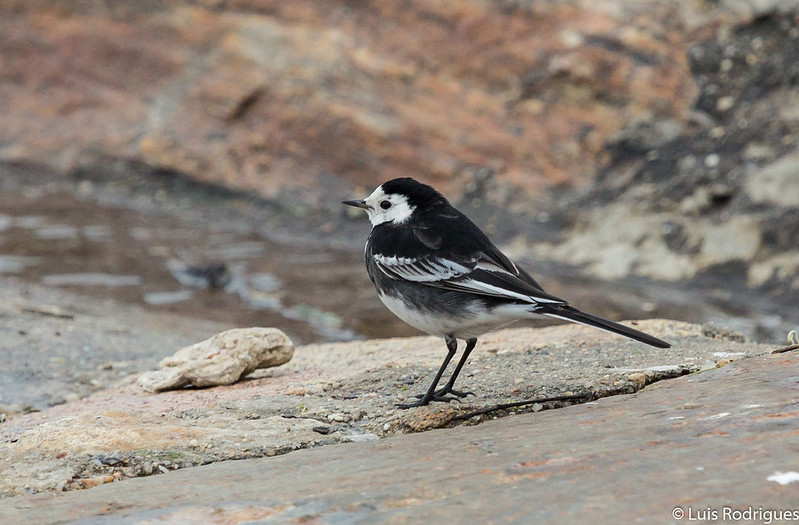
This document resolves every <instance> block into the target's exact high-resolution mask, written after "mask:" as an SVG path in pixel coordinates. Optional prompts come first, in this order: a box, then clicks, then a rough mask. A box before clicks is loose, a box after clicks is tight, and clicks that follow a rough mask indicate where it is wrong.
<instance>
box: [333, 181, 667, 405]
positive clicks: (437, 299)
mask: <svg viewBox="0 0 799 525" xmlns="http://www.w3.org/2000/svg"><path fill="white" fill-rule="evenodd" d="M344 204H347V205H350V206H355V207H358V208H363V209H364V210H366V213H367V214H368V215H369V221H370V222H371V223H372V231H371V233H370V234H369V238H368V239H367V241H366V250H365V254H364V256H365V259H366V271H367V272H368V273H369V277H370V278H371V279H372V282H373V283H374V285H375V288H376V289H377V294H378V296H379V297H380V300H381V301H383V304H384V305H386V307H388V309H389V310H391V311H392V312H393V313H394V315H396V316H397V317H399V318H400V319H402V320H403V321H405V322H406V323H408V324H409V325H411V326H413V327H414V328H417V329H419V330H421V331H423V332H427V333H429V334H432V335H437V336H441V337H443V338H444V341H445V342H446V344H447V350H448V353H447V357H446V358H445V359H444V362H443V363H442V364H441V367H440V368H439V369H438V372H437V373H436V377H435V379H433V383H432V384H431V385H430V388H429V389H428V390H427V393H425V394H424V395H423V396H421V397H420V399H419V401H417V402H415V403H408V404H400V405H397V406H398V407H400V408H410V407H415V406H421V405H427V404H428V403H430V401H451V400H453V399H456V398H462V397H465V396H466V395H468V394H470V393H471V392H459V391H457V390H455V389H453V386H454V385H455V380H456V379H457V377H458V374H459V373H460V371H461V368H463V365H464V363H466V360H467V359H468V358H469V354H470V353H471V351H472V350H473V349H474V346H475V344H476V343H477V337H478V336H480V335H482V334H484V333H486V332H489V331H491V330H495V329H497V328H500V327H502V326H506V325H508V324H510V323H512V322H514V321H518V320H521V319H530V318H535V317H538V316H546V317H554V318H556V319H565V320H567V321H571V322H574V323H579V324H584V325H587V326H593V327H596V328H599V329H601V330H607V331H608V332H613V333H615V334H619V335H623V336H625V337H629V338H630V339H635V340H636V341H640V342H642V343H646V344H648V345H652V346H656V347H658V348H668V347H670V346H671V345H670V344H669V343H667V342H665V341H661V340H660V339H657V338H656V337H652V336H651V335H648V334H645V333H643V332H640V331H638V330H634V329H632V328H629V327H626V326H623V325H620V324H618V323H614V322H613V321H608V320H607V319H602V318H601V317H597V316H595V315H591V314H587V313H585V312H581V311H580V310H577V309H576V308H574V307H572V306H569V303H567V302H566V301H564V300H563V299H560V298H558V297H555V296H554V295H550V294H548V293H546V292H545V291H544V290H543V288H541V285H539V284H538V283H537V282H536V281H535V279H533V278H532V277H531V276H530V275H529V274H528V273H527V272H525V271H524V270H523V269H521V268H520V267H519V266H517V265H516V264H515V263H514V262H513V261H511V260H510V259H508V258H507V257H506V256H505V255H504V254H503V253H502V252H500V251H499V249H497V247H496V246H494V244H493V243H492V242H491V241H490V240H489V239H488V237H487V236H486V234H485V233H483V232H482V231H481V230H480V228H478V227H477V226H475V224H474V223H473V222H472V221H471V220H469V218H468V217H466V216H465V215H464V214H463V213H461V212H460V211H458V210H456V209H455V208H454V207H453V206H452V205H451V204H450V203H449V202H448V201H447V199H445V198H444V197H443V196H442V195H441V194H440V193H439V192H437V191H436V190H435V189H433V188H432V187H430V186H427V185H426V184H422V183H420V182H417V181H416V180H414V179H411V178H401V179H393V180H390V181H388V182H386V183H384V184H382V185H380V186H378V188H377V189H376V190H375V191H374V192H372V194H371V195H369V196H368V197H367V198H365V199H363V200H348V201H344ZM458 339H464V340H466V349H465V350H464V351H463V356H462V357H461V359H460V361H459V362H458V365H457V366H456V367H455V371H454V372H453V373H452V376H451V377H450V378H449V381H447V383H446V384H445V385H444V386H443V387H442V388H440V389H438V390H436V387H437V386H438V383H439V381H440V380H441V376H442V374H443V373H444V370H445V369H446V368H447V365H449V362H450V360H451V359H452V357H453V356H454V355H455V352H456V350H457V348H458V342H457V340H458ZM452 396H456V397H452Z"/></svg>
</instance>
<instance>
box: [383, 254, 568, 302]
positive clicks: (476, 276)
mask: <svg viewBox="0 0 799 525" xmlns="http://www.w3.org/2000/svg"><path fill="white" fill-rule="evenodd" d="M372 257H373V258H374V263H375V266H376V267H377V269H378V270H379V271H381V272H383V273H384V274H385V275H386V276H387V277H389V278H391V279H398V280H407V281H412V282H416V283H419V284H423V285H427V286H434V287H437V288H444V289H446V290H454V291H459V292H469V293H473V294H477V295H486V296H491V297H500V298H504V299H508V300H516V301H524V302H529V303H531V304H538V303H546V304H557V305H566V304H567V303H566V301H564V300H563V299H560V298H558V297H555V296H554V295H550V294H548V293H546V292H544V291H543V290H541V289H540V287H538V286H536V285H537V283H535V281H533V282H532V283H530V282H527V281H526V280H524V279H523V278H522V276H523V275H526V274H521V273H520V272H519V270H518V268H516V266H515V265H513V263H510V264H511V265H512V266H511V267H510V270H509V269H508V268H506V267H505V265H504V264H502V261H498V260H497V259H496V258H495V257H492V256H490V255H487V254H485V253H482V252H480V253H477V254H474V255H472V256H469V257H457V256H444V255H427V256H424V257H395V256H386V255H381V254H374V255H373V256H372ZM503 257H504V256H503ZM506 260H507V258H506ZM530 279H531V280H532V278H530ZM533 283H535V284H536V285H534V284H533Z"/></svg>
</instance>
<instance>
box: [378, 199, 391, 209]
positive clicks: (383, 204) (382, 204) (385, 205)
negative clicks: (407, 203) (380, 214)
mask: <svg viewBox="0 0 799 525" xmlns="http://www.w3.org/2000/svg"><path fill="white" fill-rule="evenodd" d="M380 207H381V208H383V209H384V210H387V209H389V208H390V207H391V203H390V202H388V201H380Z"/></svg>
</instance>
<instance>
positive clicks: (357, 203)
mask: <svg viewBox="0 0 799 525" xmlns="http://www.w3.org/2000/svg"><path fill="white" fill-rule="evenodd" d="M341 203H342V204H346V205H347V206H355V207H356V208H363V209H364V210H368V209H370V208H371V206H369V205H368V204H366V201H365V200H363V199H360V200H354V201H341Z"/></svg>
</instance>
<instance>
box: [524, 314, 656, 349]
mask: <svg viewBox="0 0 799 525" xmlns="http://www.w3.org/2000/svg"><path fill="white" fill-rule="evenodd" d="M536 313H537V314H543V315H547V316H549V317H555V318H557V319H565V320H566V321H571V322H573V323H579V324H583V325H586V326H592V327H594V328H599V329H600V330H605V331H608V332H612V333H614V334H618V335H623V336H624V337H629V338H630V339H635V340H636V341H640V342H642V343H646V344H648V345H652V346H656V347H658V348H671V344H669V343H667V342H666V341H663V340H662V339H658V338H657V337H653V336H651V335H649V334H645V333H644V332H641V331H639V330H636V329H634V328H630V327H628V326H624V325H622V324H619V323H614V322H613V321H608V320H607V319H603V318H601V317H597V316H596V315H591V314H587V313H585V312H581V311H580V310H578V309H576V308H572V307H571V306H560V307H558V306H546V307H544V308H543V309H541V310H537V311H536Z"/></svg>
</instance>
